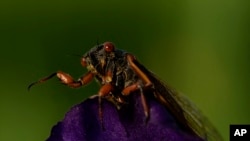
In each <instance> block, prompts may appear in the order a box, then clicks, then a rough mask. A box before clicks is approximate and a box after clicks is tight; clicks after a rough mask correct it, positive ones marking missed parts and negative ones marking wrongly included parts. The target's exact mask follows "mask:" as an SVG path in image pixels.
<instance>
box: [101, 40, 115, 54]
mask: <svg viewBox="0 0 250 141" xmlns="http://www.w3.org/2000/svg"><path fill="white" fill-rule="evenodd" d="M103 46H104V49H105V51H106V52H113V51H114V50H115V46H114V44H113V43H111V42H105V43H104V44H103Z"/></svg>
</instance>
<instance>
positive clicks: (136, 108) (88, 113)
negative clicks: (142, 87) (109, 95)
mask: <svg viewBox="0 0 250 141" xmlns="http://www.w3.org/2000/svg"><path fill="white" fill-rule="evenodd" d="M147 102H148V105H149V107H150V119H149V121H148V122H147V123H145V115H144V111H143V107H142V104H141V98H140V95H139V94H133V95H132V100H131V101H130V103H129V104H127V105H126V106H124V107H122V108H121V110H117V109H116V107H115V106H114V105H113V104H112V103H110V102H108V101H107V100H105V99H103V100H102V110H103V125H104V128H105V130H103V129H102V128H101V125H100V119H99V114H98V98H93V99H87V100H85V101H84V102H82V103H80V104H78V105H76V106H74V107H73V108H72V109H71V110H70V111H69V112H68V113H67V114H66V115H65V118H64V119H63V121H61V122H59V123H58V124H57V125H55V126H54V127H53V128H52V131H51V135H50V137H49V138H48V139H47V141H202V139H201V138H199V137H198V136H196V135H193V134H191V133H189V132H185V131H184V130H183V129H182V128H180V127H179V125H178V124H177V122H176V121H175V119H174V118H173V117H172V116H171V114H170V113H169V112H168V110H167V109H166V108H165V107H164V106H163V105H161V104H160V103H159V102H157V101H156V100H155V99H154V98H152V97H151V98H148V99H147Z"/></svg>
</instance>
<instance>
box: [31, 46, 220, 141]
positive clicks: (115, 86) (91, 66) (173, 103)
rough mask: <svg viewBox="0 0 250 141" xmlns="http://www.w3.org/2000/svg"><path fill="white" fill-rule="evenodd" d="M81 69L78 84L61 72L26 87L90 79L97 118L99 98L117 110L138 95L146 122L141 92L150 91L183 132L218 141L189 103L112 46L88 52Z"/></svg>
mask: <svg viewBox="0 0 250 141" xmlns="http://www.w3.org/2000/svg"><path fill="white" fill-rule="evenodd" d="M81 65H82V66H83V67H86V68H87V70H88V72H87V73H86V74H85V75H83V76H82V77H80V78H79V79H78V80H74V79H73V77H72V76H71V75H69V74H67V73H65V72H63V71H57V72H55V73H52V74H51V75H49V76H48V77H45V78H43V79H40V80H38V81H36V82H34V83H32V84H30V85H29V87H28V89H30V88H31V87H32V86H33V85H35V84H38V83H42V82H45V81H46V80H49V79H51V78H52V77H54V76H56V77H57V78H59V80H60V81H61V82H62V83H63V84H65V85H67V86H69V87H72V88H78V87H81V86H85V85H86V84H88V83H89V82H91V80H92V79H93V78H96V80H97V81H98V82H99V83H100V84H101V88H100V89H99V91H98V93H97V95H98V97H99V107H100V108H99V115H100V118H101V117H102V110H101V99H102V98H107V99H108V100H109V101H112V102H113V103H114V105H115V106H117V107H120V105H122V104H123V103H126V97H127V96H129V95H130V94H133V93H134V92H139V93H140V95H141V103H142V106H143V110H144V113H145V117H146V119H148V118H150V111H149V108H150V107H149V106H148V104H147V100H146V98H145V95H144V92H145V91H151V93H152V94H153V95H154V97H155V98H156V99H157V101H159V102H160V103H162V104H163V105H164V106H165V107H166V108H167V109H168V110H169V111H170V112H171V114H172V115H173V116H174V117H175V118H176V119H177V121H178V122H179V123H180V124H181V125H182V126H183V127H185V128H186V129H187V130H189V131H190V132H192V133H194V134H196V135H198V136H200V137H201V138H203V139H204V140H208V141H220V140H222V139H221V137H220V135H219V134H218V132H217V131H216V129H215V128H214V127H213V126H212V124H211V123H210V122H209V121H208V120H207V118H206V117H205V116H203V114H202V113H201V112H200V110H199V109H198V108H196V106H195V105H194V104H193V103H192V102H190V101H189V100H188V99H187V98H186V97H185V96H183V95H181V94H180V93H178V92H177V91H175V90H174V89H172V88H171V87H170V86H168V85H166V84H165V83H163V82H162V81H161V80H160V79H158V78H157V77H156V76H155V75H154V74H153V73H152V72H151V71H149V70H148V69H147V68H146V67H144V66H143V65H142V64H141V63H139V61H138V60H137V59H136V57H135V56H134V55H132V54H131V53H128V52H126V51H123V50H120V49H117V48H115V45H114V44H113V43H111V42H105V43H103V44H99V45H96V46H95V47H93V48H91V49H90V50H89V51H88V52H87V53H85V54H84V55H83V56H82V58H81Z"/></svg>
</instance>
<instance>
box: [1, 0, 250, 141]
mask: <svg viewBox="0 0 250 141" xmlns="http://www.w3.org/2000/svg"><path fill="white" fill-rule="evenodd" d="M249 14H250V9H249V2H248V1H247V0H245V1H243V0H220V1H218V0H205V1H199V0H177V1H176V0H158V1H154V2H147V1H115V0H113V1H100V0H99V1H84V0H73V1H59V0H58V1H49V0H43V1H29V0H23V1H14V0H8V1H7V0H1V2H0V46H1V51H0V57H1V59H0V63H1V69H0V72H1V73H0V74H1V81H0V84H1V89H0V140H1V141H39V140H41V141H42V140H45V139H46V138H47V137H48V136H49V134H50V130H51V127H52V126H53V125H54V124H56V123H57V122H58V121H59V120H61V119H63V117H64V114H65V113H66V112H67V111H68V110H69V109H70V107H72V106H73V105H75V104H77V103H80V102H81V101H83V100H84V99H86V98H87V97H88V96H90V95H93V94H95V93H96V92H97V91H98V85H97V84H96V83H94V82H93V83H91V84H90V85H88V86H87V87H84V88H81V89H76V90H75V89H70V88H68V87H65V86H63V85H61V84H60V83H59V82H58V81H57V80H56V79H53V80H51V81H49V82H47V83H45V84H42V85H38V86H35V87H33V89H32V90H31V91H30V92H28V91H27V86H28V84H30V83H31V82H33V81H35V80H37V79H39V78H41V77H43V76H47V75H48V74H50V73H52V72H55V71H57V70H63V71H65V72H69V73H70V74H72V76H74V77H75V78H78V77H79V76H81V75H82V74H84V73H85V72H86V69H85V68H82V67H81V66H80V61H79V57H75V56H72V54H79V55H81V54H84V53H85V52H86V51H88V50H89V49H90V48H91V47H92V46H94V45H95V44H96V41H97V40H99V42H104V41H107V40H108V41H112V42H114V43H115V44H116V46H117V47H118V48H121V49H124V50H127V51H128V52H131V53H133V54H134V55H136V56H137V58H138V59H139V60H140V61H141V63H142V64H144V65H145V66H146V67H147V68H149V69H150V70H152V71H153V72H155V73H156V74H157V75H158V76H159V77H160V78H161V79H162V80H164V81H166V82H167V83H169V84H171V86H173V87H175V88H176V89H178V90H180V91H181V92H183V93H185V94H186V95H187V96H188V97H189V98H190V99H192V100H193V101H194V103H196V104H197V105H198V107H199V108H200V109H201V110H202V111H203V112H204V114H205V115H206V116H207V117H208V118H209V119H210V120H211V122H212V123H213V124H214V125H215V126H216V127H217V128H218V130H219V131H220V132H221V134H222V135H223V137H224V139H225V140H228V139H229V124H246V123H248V124H249V123H250V113H249V108H250V102H249V98H250V96H249V94H250V90H249V86H250V85H249V83H250V82H249V78H250V77H249V76H250V75H249V72H250V65H249V60H250V49H249V45H250V40H249V39H250V32H249V29H250V28H249V25H250V19H249V17H250V16H249Z"/></svg>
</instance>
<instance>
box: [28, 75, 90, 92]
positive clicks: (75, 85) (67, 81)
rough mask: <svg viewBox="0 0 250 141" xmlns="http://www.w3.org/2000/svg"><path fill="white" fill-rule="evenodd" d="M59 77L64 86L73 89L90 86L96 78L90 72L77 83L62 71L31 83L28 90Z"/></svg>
mask: <svg viewBox="0 0 250 141" xmlns="http://www.w3.org/2000/svg"><path fill="white" fill-rule="evenodd" d="M55 76H56V77H57V78H58V79H59V80H60V81H61V82H62V83H63V84H65V85H67V86H69V87H72V88H78V87H80V86H84V85H86V84H88V83H89V82H90V81H91V80H92V79H93V78H94V74H93V73H92V72H88V73H86V74H85V75H84V76H82V77H80V78H79V79H78V80H77V81H75V80H74V79H73V77H72V76H71V75H69V74H67V73H65V72H62V71H58V72H55V73H52V74H51V75H49V76H47V77H45V78H42V79H40V80H38V81H36V82H33V83H31V84H30V85H29V86H28V90H29V89H30V88H31V87H32V86H34V85H36V84H39V83H43V82H45V81H47V80H49V79H51V78H53V77H55Z"/></svg>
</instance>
